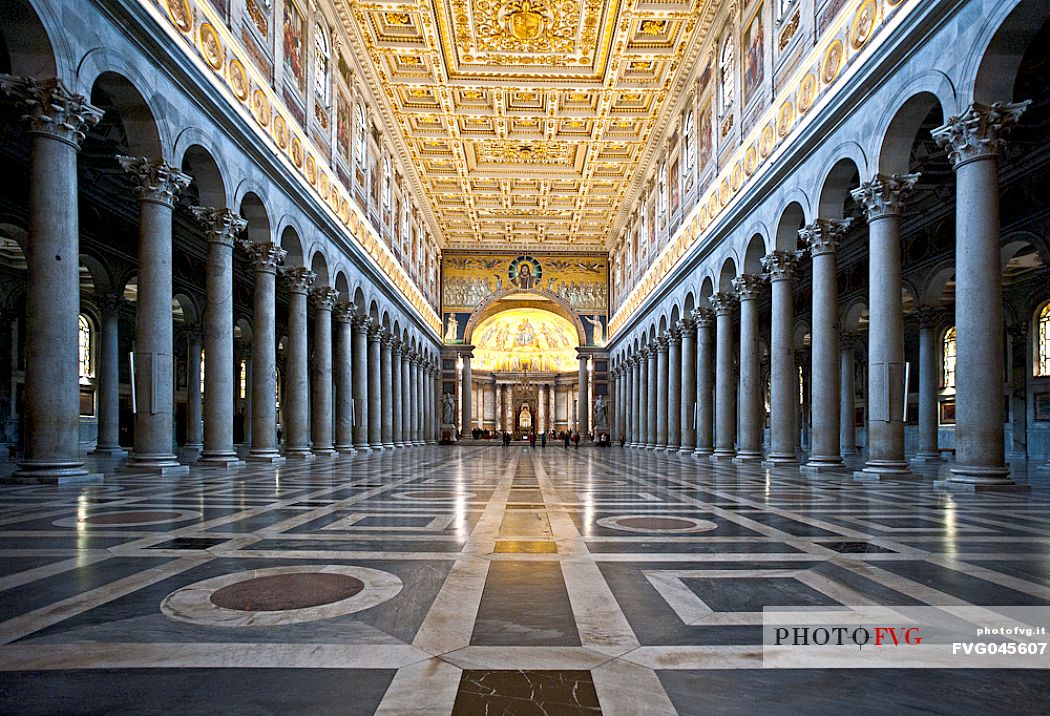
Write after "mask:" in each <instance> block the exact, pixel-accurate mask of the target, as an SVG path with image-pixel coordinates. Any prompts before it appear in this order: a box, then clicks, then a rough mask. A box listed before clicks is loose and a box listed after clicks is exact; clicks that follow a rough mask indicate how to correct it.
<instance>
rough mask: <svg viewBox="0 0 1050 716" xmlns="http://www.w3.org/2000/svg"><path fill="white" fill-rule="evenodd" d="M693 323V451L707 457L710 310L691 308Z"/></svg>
mask: <svg viewBox="0 0 1050 716" xmlns="http://www.w3.org/2000/svg"><path fill="white" fill-rule="evenodd" d="M692 318H693V322H694V323H695V324H696V449H695V450H694V451H693V454H694V455H698V456H700V457H708V456H710V455H711V454H712V453H713V452H714V402H713V401H714V364H715V342H714V336H712V329H713V328H714V325H715V314H714V311H712V310H711V309H708V308H698V309H696V310H695V311H693V316H692Z"/></svg>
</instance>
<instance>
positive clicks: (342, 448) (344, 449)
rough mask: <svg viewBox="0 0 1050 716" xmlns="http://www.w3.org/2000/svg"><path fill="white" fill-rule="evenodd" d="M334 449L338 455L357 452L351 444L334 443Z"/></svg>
mask: <svg viewBox="0 0 1050 716" xmlns="http://www.w3.org/2000/svg"><path fill="white" fill-rule="evenodd" d="M335 451H336V452H337V453H339V454H340V455H347V456H353V455H356V454H357V450H356V449H355V448H354V446H353V445H336V446H335Z"/></svg>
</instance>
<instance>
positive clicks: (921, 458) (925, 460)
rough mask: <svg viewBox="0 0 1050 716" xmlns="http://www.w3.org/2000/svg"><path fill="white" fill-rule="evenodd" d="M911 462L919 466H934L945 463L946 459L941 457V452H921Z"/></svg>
mask: <svg viewBox="0 0 1050 716" xmlns="http://www.w3.org/2000/svg"><path fill="white" fill-rule="evenodd" d="M909 462H914V463H916V464H919V465H932V464H938V463H943V462H944V458H943V457H941V454H940V453H939V452H920V453H918V454H916V455H915V456H914V457H913V458H912V459H911V460H910V461H909Z"/></svg>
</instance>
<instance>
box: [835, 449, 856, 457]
mask: <svg viewBox="0 0 1050 716" xmlns="http://www.w3.org/2000/svg"><path fill="white" fill-rule="evenodd" d="M839 454H840V455H842V457H850V456H852V455H860V450H858V449H857V448H856V447H851V448H847V447H844V448H839Z"/></svg>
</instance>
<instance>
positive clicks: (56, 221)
mask: <svg viewBox="0 0 1050 716" xmlns="http://www.w3.org/2000/svg"><path fill="white" fill-rule="evenodd" d="M0 90H3V92H4V93H5V94H7V95H10V96H11V97H12V98H13V99H14V100H15V102H16V104H17V106H18V110H19V111H20V112H21V113H22V121H23V122H24V126H25V131H26V133H27V135H28V137H29V180H28V184H27V186H26V189H27V192H28V195H29V216H28V222H29V237H30V238H29V241H28V243H27V245H26V247H25V248H26V268H27V273H26V282H25V286H26V372H25V394H26V395H27V396H32V399H31V400H26V401H25V427H24V430H25V457H24V458H23V459H22V462H21V463H20V465H19V469H18V471H17V472H16V473H15V474H14V476H13V479H15V480H18V481H25V482H50V483H60V482H73V481H86V480H99V479H101V475H88V472H87V470H85V469H84V461H83V459H82V458H81V457H80V380H79V375H80V370H79V368H80V364H79V362H78V360H77V358H78V353H77V346H78V342H77V335H78V327H79V326H78V320H79V315H80V269H79V267H80V262H79V260H78V256H79V249H80V226H79V214H78V206H79V203H78V199H79V195H78V193H77V152H79V151H80V144H81V142H82V141H83V140H84V132H85V131H87V128H88V127H91V126H94V125H95V124H97V123H98V121H99V119H101V118H102V111H101V110H100V109H98V108H96V107H93V106H91V105H90V104H88V101H87V98H85V97H83V96H82V95H78V94H73V93H71V92H69V91H68V90H67V89H66V88H65V86H64V85H63V84H62V82H61V81H60V80H57V79H48V80H39V81H38V80H35V79H32V78H28V77H12V76H10V75H0ZM56 259H57V260H56ZM168 300H169V304H168V324H169V329H170V324H171V304H170V300H171V299H170V297H169V299H168ZM169 352H170V347H169ZM168 439H169V444H170V439H171V435H170V433H169V435H168Z"/></svg>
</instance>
